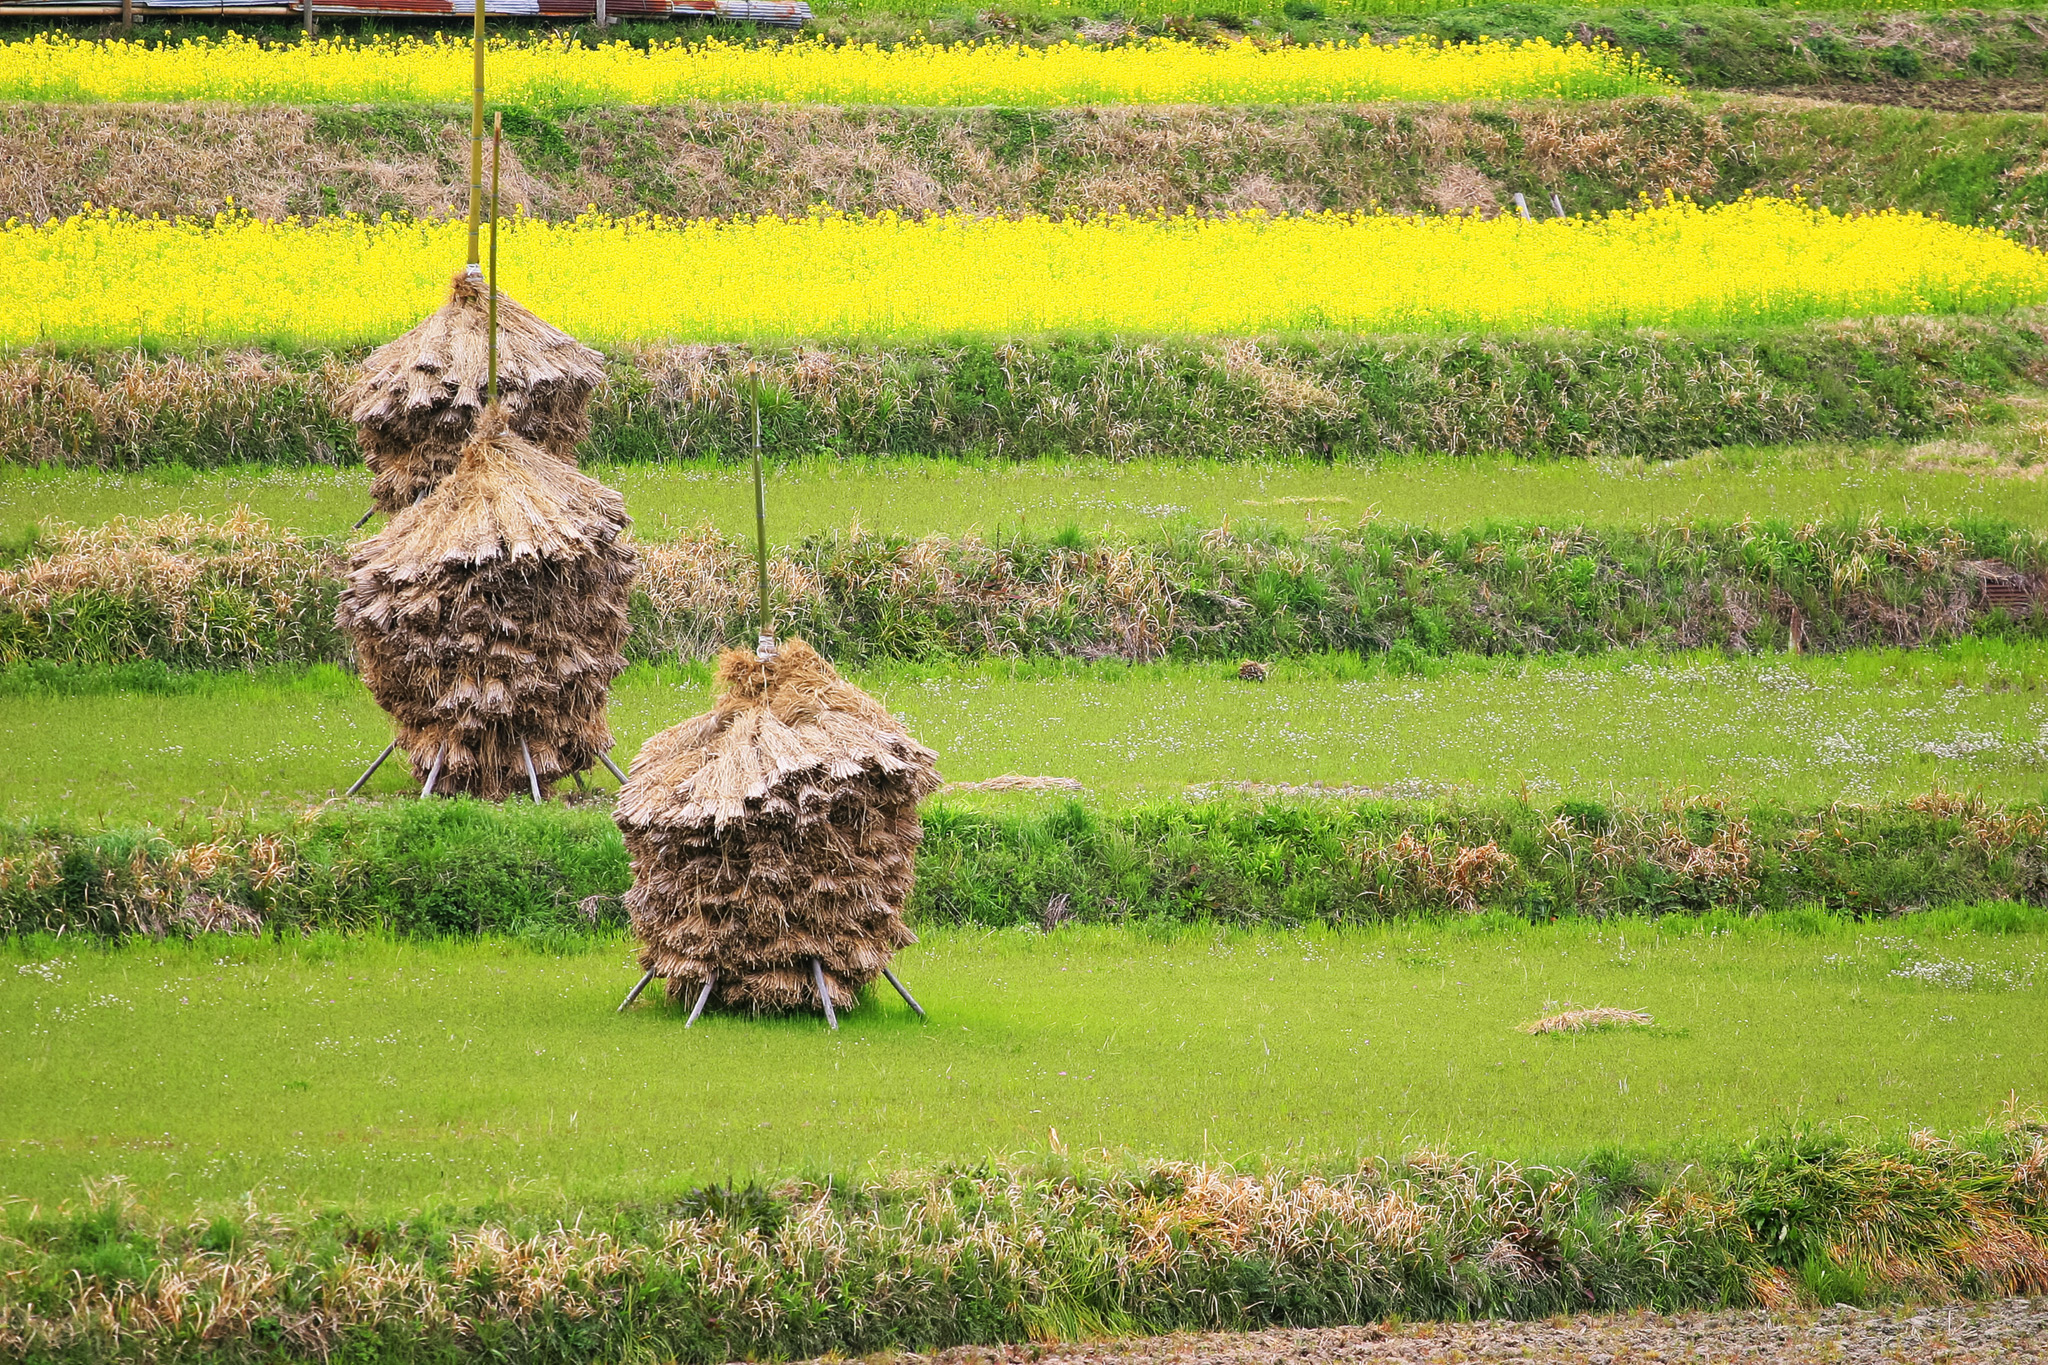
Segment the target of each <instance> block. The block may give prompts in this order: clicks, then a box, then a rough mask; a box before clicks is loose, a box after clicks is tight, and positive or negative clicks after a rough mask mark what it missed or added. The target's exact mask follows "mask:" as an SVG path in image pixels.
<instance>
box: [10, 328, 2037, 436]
mask: <svg viewBox="0 0 2048 1365" xmlns="http://www.w3.org/2000/svg"><path fill="white" fill-rule="evenodd" d="M2044 353H2048V351H2044V344H2043V341H2042V337H2041V332H2040V323H2039V318H2038V317H2037V315H2036V314H2035V313H2034V312H2033V311H2032V310H2023V311H2020V312H2018V313H2015V314H2008V315H2005V316H2001V317H1997V318H1960V317H1948V318H1931V317H1913V318H1904V319H1877V320H1866V321H1852V322H1841V321H1833V322H1822V323H1812V324H1807V325H1804V326H1798V327H1783V328H1765V329H1761V330H1752V331H1748V332H1743V331H1728V330H1723V331H1719V332H1706V333H1669V332H1648V331H1638V332H1622V333H1619V334H1604V335H1603V334H1598V333H1583V332H1582V333H1546V334H1544V335H1541V336H1534V337H1512V336H1497V337H1465V338H1458V339H1447V338H1440V337H1421V336H1405V337H1389V336H1346V335H1339V334H1332V333H1325V334H1319V335H1314V336H1296V337H1268V338H1263V339H1247V340H1240V341H1217V340H1198V339H1189V338H1179V339H1158V340H1145V339H1140V338H1120V337H1079V336H1074V337H1061V338H1038V339H1029V338H1012V339H1010V340H1008V341H1003V342H974V341H957V340H956V341H948V342H945V343H943V344H930V345H893V346H884V345H873V346H858V345H831V344H823V343H820V344H816V345H805V346H797V347H769V346H763V347H758V348H756V347H743V346H741V347H695V346H692V347H682V346H677V347H651V348H638V349H635V348H628V349H625V350H622V351H619V352H617V353H615V354H614V355H613V357H612V360H611V364H610V367H609V374H608V377H607V380H606V382H605V384H604V385H603V386H602V387H601V388H600V389H599V391H598V393H597V394H596V395H595V397H594V399H593V400H592V404H591V416H592V422H593V428H594V429H593V431H592V434H591V437H590V439H589V440H588V441H586V442H585V443H584V445H583V447H582V452H583V457H584V458H585V459H586V460H595V461H601V462H603V461H611V462H620V461H623V462H632V463H638V462H662V461H669V460H675V459H679V458H681V459H696V460H719V459H735V460H743V459H745V458H746V457H747V454H748V451H749V442H750V440H751V427H750V426H749V425H748V423H747V422H746V420H745V417H746V413H747V407H746V404H745V402H743V401H742V397H741V393H740V383H739V376H740V373H741V371H742V370H743V367H744V366H745V365H746V364H748V363H749V362H750V361H759V362H762V363H763V364H764V365H765V367H766V370H767V378H766V383H767V390H766V396H765V400H764V404H763V409H762V424H763V439H764V440H765V441H766V442H767V444H768V448H769V451H770V453H771V454H779V455H782V456H785V457H791V456H805V455H813V454H816V455H827V456H831V457H834V458H845V457H849V456H857V457H875V458H883V457H894V456H906V455H939V456H999V457H1003V458H1008V459H1029V458H1037V457H1044V456H1048V455H1051V456H1066V455H1072V454H1090V455H1096V456H1103V457H1110V458H1115V459H1119V460H1122V459H1131V458H1136V457H1151V458H1155V459H1162V460H1173V461H1179V460H1197V459H1221V460H1234V459H1245V458H1252V457H1261V456H1289V457H1302V456H1306V457H1310V458H1332V459H1334V458H1343V457H1347V456H1353V455H1382V454H1407V453H1415V452H1448V453H1453V454H1468V453H1475V452H1505V453H1510V454H1515V455H1529V456H1567V457H1581V456H1642V457H1646V458H1659V457H1669V456H1675V455H1685V454H1690V453H1692V452H1694V451H1696V450H1700V449H1703V448H1708V447H1720V446H1731V445H1733V446H1755V445H1773V444H1780V443H1785V442H1794V441H1817V440H1820V441H1824V440H1866V439H1873V438H1876V439H1884V438H1907V439H1912V438H1918V437H1922V436H1926V435H1929V434H1932V433H1935V432H1939V431H1943V430H1945V429H1948V428H1950V427H1953V426H1955V425H1957V424H1958V423H1962V422H1964V421H1965V420H1966V419H1968V418H1970V417H1971V416H1972V415H1973V414H1975V413H1977V412H1979V411H1980V410H1981V409H1982V408H1984V407H1985V406H1986V405H1987V404H1988V403H1990V402H1991V401H1992V400H1993V399H1994V396H1995V395H1997V394H1999V393H2003V392H2009V391H2011V390H2012V389H2013V388H2014V387H2015V386H2016V385H2018V384H2020V383H2021V382H2022V381H2023V378H2024V377H2025V376H2027V375H2030V374H2032V373H2034V372H2035V369H2036V367H2037V366H2039V365H2040V364H2041V363H2042V359H2043V356H2044ZM361 355H362V351H361V349H360V348H358V349H353V350H342V351H314V352H274V351H273V352H265V351H260V350H259V351H237V350H228V351H210V350H204V349H201V350H197V351H194V352H192V353H183V354H181V353H171V354H157V355H150V354H147V353H140V352H138V351H137V350H136V349H135V348H133V347H132V346H130V347H128V348H126V349H97V350H92V349H89V350H86V351H82V352H55V351H50V350H36V351H29V352H23V353H17V354H15V355H12V356H7V357H5V358H0V460H4V461H5V462H6V463H11V464H31V465H45V464H52V465H72V466H92V467H100V468H117V469H134V468H140V467H144V466H148V465H156V464H187V465H194V466H199V467H208V466H215V465H231V464H239V463H245V462H251V461H254V462H264V463H271V462H274V463H279V464H335V463H341V464H354V463H356V462H357V461H358V459H359V458H360V457H359V456H358V454H357V451H356V448H355V433H354V431H353V429H352V428H351V427H350V426H349V425H348V423H347V422H346V421H345V420H344V417H343V415H342V413H341V411H340V408H341V402H340V396H341V393H342V391H343V390H344V389H345V388H346V386H347V384H348V382H349V379H350V375H351V373H352V370H353V367H354V365H355V363H356V362H357V361H358V360H360V358H361Z"/></svg>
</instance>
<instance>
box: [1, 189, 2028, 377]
mask: <svg viewBox="0 0 2048 1365" xmlns="http://www.w3.org/2000/svg"><path fill="white" fill-rule="evenodd" d="M463 240H464V227H463V224H462V223H460V222H457V221H446V222H442V221H435V222H424V223H401V222H390V221H385V222H366V221H362V220H358V219H320V220H315V221H313V222H310V223H303V224H302V223H298V222H295V221H285V222H267V221H259V220H255V219H250V218H246V217H238V216H225V215H224V216H222V217H220V218H218V219H216V220H214V221H212V222H209V223H198V222H166V221H160V220H154V219H151V220H139V219H135V218H132V217H125V216H121V215H119V214H109V213H97V212H96V213H91V214H87V215H82V216H79V217H75V218H71V219H69V220H66V221H61V222H58V221H52V222H50V223H47V224H42V225H33V224H26V223H10V224H9V225H7V226H6V227H4V228H0V344H21V343H28V342H35V341H39V340H44V339H48V340H51V341H61V342H75V343H123V344H132V343H135V342H137V341H142V342H151V343H181V342H192V341H201V340H204V341H213V342H233V341H243V340H256V339H269V340H276V341H280V342H285V343H301V344H342V343H357V342H369V341H382V340H384V339H386V338H388V337H390V336H393V335H395V334H396V333H398V332H400V331H403V330H404V329H405V328H407V327H410V326H411V325H412V324H413V323H415V322H417V321H418V320H419V319H420V318H421V317H422V316H424V315H425V314H426V313H427V312H428V311H430V310H431V309H433V308H435V307H436V306H438V305H439V303H440V302H441V300H442V298H443V296H444V294H445V292H446V289H447V282H448V277H449V275H450V274H451V273H452V272H453V271H454V270H455V268H456V267H457V265H458V264H459V263H460V261H461V260H462V257H463ZM501 270H502V282H503V285H504V287H505V289H506V290H507V291H508V292H509V293H511V294H513V295H514V296H515V297H517V298H519V299H520V300H521V301H522V302H524V303H526V304H527V305H529V306H530V307H532V308H534V309H535V310H537V311H538V312H540V313H541V314H542V315H543V316H544V317H547V318H548V319H549V320H551V321H553V322H555V323H557V324H559V325H560V326H562V327H565V328H567V329H568V330H569V331H571V332H573V333H575V334H576V335H578V336H580V337H583V338H585V339H586V340H589V341H593V342H635V341H655V340H665V339H685V340H688V339H695V340H706V341H709V340H729V339H745V338H767V337H784V338H786V337H793V336H794V337H803V336H820V337H822V336H831V337H878V338H879V337H910V336H944V335H949V334H960V335H967V334H974V335H982V336H987V335H1002V334H1012V333H1029V332H1043V331H1059V330H1085V331H1115V332H1123V333H1136V334H1152V335H1162V334H1170V333H1203V334H1249V333H1260V332H1272V331H1289V330H1301V329H1317V328H1339V329H1351V330H1361V331H1364V330H1426V331H1435V330H1445V329H1460V330H1462V329H1488V330H1514V329H1527V328H1536V327H1553V326H1556V327H1606V326H1619V325H1634V324H1660V325H1661V324H1707V325H1716V324H1745V323H1751V322H1780V321H1791V320H1796V319H1802V318H1809V317H1816V316H1843V315H1851V314H1870V313H1907V312H1927V311H1950V310H1968V311H1981V310H1990V309H1998V308H2005V307H2010V306H2014V305H2019V304H2029V303H2035V302H2039V301H2041V300H2043V299H2048V257H2044V256H2043V255H2042V254H2041V253H2039V252H2037V251H2033V250H2030V249H2028V248H2026V247H2023V246H2020V245H2018V244H2016V243H2014V242H2011V241H2009V240H2007V239H2005V238H2003V237H2000V236H1997V235H1996V234H1994V233H1990V232H1985V231H1981V230H1978V229H1975V228H1964V227H1957V226H1955V225H1954V224H1951V223H1944V222H1940V221H1938V220H1935V219H1930V218H1923V217H1920V216H1918V215H1915V214H1906V213H1880V214H1873V215H1869V216H1863V217H1840V216H1837V215H1835V214H1832V213H1829V212H1827V211H1826V210H1824V209H1819V208H1813V207H1810V206H1807V205H1804V204H1800V203H1795V202H1789V201H1786V200H1778V199H1751V200H1743V201H1740V202H1737V203H1734V204H1728V205H1723V206H1720V207H1715V208H1700V207H1698V206H1695V205H1693V204H1689V203H1683V202H1680V203H1669V204H1664V205H1659V206H1654V207H1653V206H1648V205H1645V206H1644V207H1642V208H1640V209H1637V210H1634V211H1631V212H1625V213H1616V214H1611V215H1607V216H1604V217H1595V218H1579V219H1551V220H1547V221H1536V222H1524V221H1522V220H1520V219H1517V218H1514V217H1512V216H1502V217H1500V218H1496V219H1493V220H1492V221H1485V220H1482V219H1480V218H1478V217H1446V218H1405V217H1394V216H1367V215H1354V214H1322V215H1315V216H1307V217H1292V218H1266V217H1263V216H1260V215H1247V216H1241V217H1232V218H1222V219H1203V218H1196V217H1192V216H1190V217H1181V218H1131V217H1106V218H1095V219H1087V220H1053V219H1046V218H1025V219H1021V220H1020V219H993V218H966V217H935V218H928V219H923V220H910V219H901V218H895V217H881V218H872V219H856V218H848V217H841V216H837V215H832V214H825V213H820V214H818V215H816V216H813V217H810V218H801V219H779V218H763V219H757V220H753V221H734V222H693V223H664V222H661V221H658V220H654V219H649V218H635V219H627V220H617V219H611V218H605V217H601V216H597V215H587V216H585V217H583V218H581V219H578V220H576V221H574V222H569V223H558V224H550V223H546V222H542V221H537V220H532V219H513V220H510V221H509V222H507V223H506V224H505V227H504V231H503V234H502V241H501Z"/></svg>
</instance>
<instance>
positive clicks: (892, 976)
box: [882, 967, 924, 1019]
mask: <svg viewBox="0 0 2048 1365" xmlns="http://www.w3.org/2000/svg"><path fill="white" fill-rule="evenodd" d="M882 975H883V976H886V977H888V978H889V984H890V985H892V986H894V987H895V988H896V994H898V995H900V996H902V997H903V1003H904V1004H906V1005H908V1006H910V1008H912V1009H914V1010H916V1011H917V1017H918V1018H920V1019H922V1018H924V1006H923V1005H920V1004H918V1003H917V1001H916V1000H915V999H913V998H912V996H911V994H910V992H909V991H908V990H906V989H904V986H903V983H902V982H901V981H898V980H897V979H896V973H894V972H892V971H890V970H889V969H888V968H887V967H884V968H882Z"/></svg>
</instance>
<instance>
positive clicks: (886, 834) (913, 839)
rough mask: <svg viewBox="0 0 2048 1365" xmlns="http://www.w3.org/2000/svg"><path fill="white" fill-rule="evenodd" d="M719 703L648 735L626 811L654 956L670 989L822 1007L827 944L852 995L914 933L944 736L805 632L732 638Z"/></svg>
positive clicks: (845, 993)
mask: <svg viewBox="0 0 2048 1365" xmlns="http://www.w3.org/2000/svg"><path fill="white" fill-rule="evenodd" d="M718 685H719V695H718V701H717V704H716V706H715V707H714V708H713V709H712V710H711V711H709V712H707V713H706V714H704V715H701V716H698V717H696V718H694V719H692V720H686V721H684V722H683V723H682V724H680V725H677V726H674V727H672V728H671V729H668V730H664V731H663V732H662V733H661V734H658V735H656V736H655V737H654V738H653V739H650V740H648V741H647V744H646V746H645V747H644V748H642V749H641V750H640V752H639V754H638V755H637V756H636V757H635V758H634V760H633V767H632V770H631V771H630V772H629V773H628V774H627V778H626V784H625V786H624V787H622V788H621V789H620V790H619V800H618V806H617V808H616V809H615V810H614V812H613V819H615V820H616V821H617V822H618V826H619V828H620V830H621V831H623V832H624V834H625V836H626V849H627V851H628V852H629V853H630V854H631V855H632V859H633V889H632V890H631V891H629V892H627V893H626V908H627V910H628V911H629V912H630V914H631V916H632V922H633V932H634V933H635V934H636V935H637V936H638V937H639V939H640V942H641V949H640V964H641V966H642V968H644V969H645V970H647V971H651V972H653V973H654V974H656V975H657V976H661V977H664V978H666V980H667V983H668V993H669V996H670V998H671V999H682V998H684V997H685V996H686V995H694V994H696V993H697V992H699V991H701V989H702V985H703V983H704V982H705V981H706V980H707V979H709V980H714V981H715V986H714V989H713V993H712V996H711V1000H712V1002H713V1003H716V1004H718V1005H720V1006H722V1007H725V1008H729V1009H739V1008H744V1009H747V1010H750V1011H752V1012H754V1013H757V1014H758V1013H762V1012H765V1011H773V1010H793V1009H803V1008H818V1007H819V1004H820V1002H819V1000H818V989H817V986H816V985H815V984H814V980H813V977H812V974H811V972H812V967H811V964H812V961H813V959H816V960H817V961H818V962H819V963H820V964H822V966H823V969H824V974H825V981H826V989H827V990H828V991H829V992H830V993H831V996H832V1003H833V1007H834V1008H835V1009H844V1008H847V1007H850V1006H851V1005H852V1004H853V1003H854V1001H855V997H856V996H857V994H858V993H859V991H860V989H861V988H862V987H863V986H866V985H867V984H868V983H869V982H871V981H873V980H875V978H876V977H877V976H879V975H880V974H881V972H882V969H883V968H884V967H886V966H888V964H889V960H890V958H891V957H892V956H893V955H894V954H895V953H896V951H897V950H898V949H900V948H903V947H906V946H907V945H909V944H911V943H914V942H916V941H917V940H916V936H915V935H913V934H912V933H911V932H910V930H909V928H908V927H906V926H905V925H904V923H903V906H904V903H905V901H907V900H908V899H909V896H910V888H911V884H912V880H913V878H914V876H915V867H914V859H915V857H916V853H917V845H918V842H919V840H920V839H921V838H922V837H923V830H922V827H921V826H920V825H919V822H918V817H917V803H918V802H919V801H920V800H922V799H923V798H924V797H926V796H928V795H930V794H931V793H932V792H933V791H934V790H936V789H937V788H938V786H939V777H938V774H937V772H936V771H935V770H934V765H935V763H936V758H935V756H934V755H933V754H932V752H931V750H929V749H927V748H925V747H924V746H923V745H921V744H919V743H918V742H917V741H916V740H914V739H912V738H911V737H910V736H909V735H908V734H907V733H905V731H904V729H903V726H902V725H901V724H900V723H899V722H898V721H897V720H896V718H895V717H894V716H892V715H890V714H889V713H888V712H887V711H886V710H884V709H883V708H882V706H881V705H880V704H879V703H878V702H876V701H875V700H874V699H873V698H871V697H869V696H868V695H867V694H866V693H864V692H862V691H861V690H860V689H859V688H857V687H854V686H853V685H852V684H850V683H848V682H846V681H845V680H844V679H842V678H841V677H840V676H839V674H838V673H837V672H835V671H834V670H833V668H832V665H831V664H829V663H827V662H826V661H825V660H824V659H822V658H820V657H819V656H818V654H817V653H816V652H815V651H814V650H812V649H811V647H810V646H809V645H807V644H805V643H804V642H803V641H801V640H790V641H787V642H786V643H784V644H783V645H781V646H780V647H779V648H778V649H777V650H776V652H775V653H774V654H773V655H772V656H770V657H769V658H767V659H765V660H764V659H762V658H761V657H759V656H758V655H756V654H754V653H752V652H751V651H747V650H731V651H728V652H727V653H726V654H725V655H724V656H723V657H722V658H721V659H720V660H719V663H718Z"/></svg>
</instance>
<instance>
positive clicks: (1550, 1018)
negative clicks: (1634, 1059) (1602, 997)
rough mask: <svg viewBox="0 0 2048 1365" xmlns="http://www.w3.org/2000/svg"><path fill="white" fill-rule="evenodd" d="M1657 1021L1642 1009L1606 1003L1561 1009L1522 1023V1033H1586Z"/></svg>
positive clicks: (1644, 1024)
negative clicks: (1607, 1004)
mask: <svg viewBox="0 0 2048 1365" xmlns="http://www.w3.org/2000/svg"><path fill="white" fill-rule="evenodd" d="M1656 1022H1657V1021H1656V1020H1654V1019H1652V1018H1651V1017H1650V1016H1649V1015H1648V1014H1645V1013H1644V1012H1643V1011H1642V1010H1621V1009H1614V1008H1611V1007H1609V1006H1606V1005H1596V1006H1594V1007H1593V1008H1591V1009H1583V1010H1562V1011H1560V1012H1558V1013H1556V1014H1546V1015H1544V1016H1543V1017H1542V1018H1541V1019H1537V1020H1534V1021H1533V1022H1531V1023H1527V1024H1524V1025H1522V1032H1524V1033H1587V1032H1590V1031H1592V1030H1594V1029H1603V1028H1649V1027H1650V1026H1651V1025H1653V1024H1655V1023H1656Z"/></svg>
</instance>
